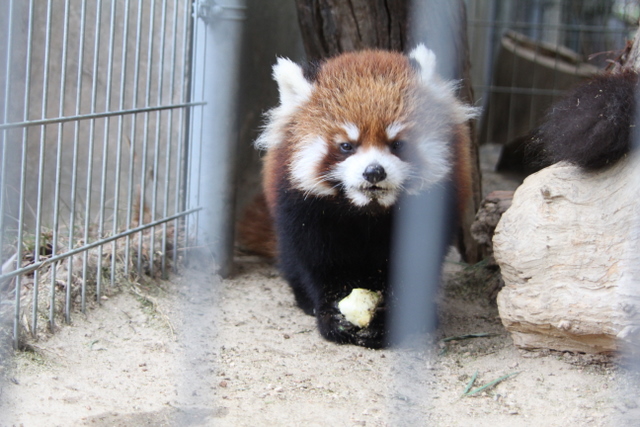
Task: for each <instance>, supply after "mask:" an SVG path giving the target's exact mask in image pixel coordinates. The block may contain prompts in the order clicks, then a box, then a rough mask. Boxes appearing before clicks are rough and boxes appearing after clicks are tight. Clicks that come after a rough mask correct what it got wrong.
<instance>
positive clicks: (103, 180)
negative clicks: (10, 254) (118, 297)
mask: <svg viewBox="0 0 640 427" xmlns="http://www.w3.org/2000/svg"><path fill="white" fill-rule="evenodd" d="M116 4H117V2H115V1H114V2H111V16H110V21H109V49H108V53H107V82H106V88H105V102H104V108H105V111H109V109H110V108H111V85H112V83H113V82H112V79H113V45H114V41H115V22H116ZM110 124H111V118H110V117H106V118H105V121H104V131H103V138H102V168H101V174H100V208H99V209H100V210H99V218H98V239H103V238H104V228H105V226H104V222H105V221H106V219H105V205H106V203H107V202H106V198H107V165H108V163H109V125H110ZM103 249H104V245H100V246H98V267H97V272H96V273H97V278H96V301H97V302H98V304H100V298H101V297H102V251H103ZM111 257H112V258H111V262H112V263H115V258H114V257H115V254H112V255H111Z"/></svg>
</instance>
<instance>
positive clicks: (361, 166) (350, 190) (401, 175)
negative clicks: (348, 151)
mask: <svg viewBox="0 0 640 427" xmlns="http://www.w3.org/2000/svg"><path fill="white" fill-rule="evenodd" d="M373 164H378V165H380V166H382V168H384V171H385V173H386V177H385V179H383V180H382V181H379V182H376V183H375V184H372V183H370V182H369V181H367V180H366V179H365V177H364V175H363V174H364V171H365V170H366V168H367V166H370V165H373ZM410 170H411V166H410V165H409V164H408V163H406V162H404V161H402V160H400V159H399V158H398V157H396V156H394V155H393V154H391V153H390V152H389V150H387V149H379V148H364V149H362V148H361V149H359V150H358V151H357V152H356V153H355V154H353V155H351V156H349V157H347V158H346V159H345V160H344V161H342V162H340V163H338V165H337V166H336V168H335V170H334V171H333V172H332V173H331V176H332V177H333V178H335V179H337V180H339V181H340V182H341V183H342V184H343V186H344V192H345V195H346V196H347V198H348V199H349V200H350V201H351V202H352V203H353V204H354V205H356V206H365V205H367V204H369V203H370V202H372V201H373V200H376V201H377V202H378V203H379V204H380V205H382V206H385V207H388V206H391V205H393V204H394V203H395V202H396V200H397V198H398V196H399V195H400V193H401V191H402V189H403V185H404V183H405V181H406V180H407V178H408V177H409V173H410Z"/></svg>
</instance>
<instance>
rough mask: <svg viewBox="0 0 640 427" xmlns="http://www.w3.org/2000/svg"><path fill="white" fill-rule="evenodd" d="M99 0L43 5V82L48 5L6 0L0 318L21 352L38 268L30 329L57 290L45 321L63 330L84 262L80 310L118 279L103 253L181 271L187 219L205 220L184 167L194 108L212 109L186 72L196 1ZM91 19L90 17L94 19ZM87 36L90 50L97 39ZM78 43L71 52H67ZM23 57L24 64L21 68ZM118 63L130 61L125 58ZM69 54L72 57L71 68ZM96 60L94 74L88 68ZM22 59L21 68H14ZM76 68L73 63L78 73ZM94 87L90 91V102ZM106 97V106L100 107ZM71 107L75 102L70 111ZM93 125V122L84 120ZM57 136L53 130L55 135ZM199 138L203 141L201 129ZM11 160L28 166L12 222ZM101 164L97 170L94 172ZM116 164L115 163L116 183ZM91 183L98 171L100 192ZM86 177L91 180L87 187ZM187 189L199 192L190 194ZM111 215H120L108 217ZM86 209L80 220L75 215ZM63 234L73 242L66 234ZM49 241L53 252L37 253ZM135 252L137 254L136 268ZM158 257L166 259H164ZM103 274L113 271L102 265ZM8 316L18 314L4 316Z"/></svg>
mask: <svg viewBox="0 0 640 427" xmlns="http://www.w3.org/2000/svg"><path fill="white" fill-rule="evenodd" d="M57 3H61V2H57ZM90 3H91V2H87V1H83V2H82V5H81V10H80V12H79V19H77V20H76V21H75V22H73V23H71V22H70V16H71V11H72V8H71V4H70V0H64V6H63V22H59V21H58V22H56V21H54V19H55V18H54V16H53V11H54V4H53V1H51V0H49V1H48V2H47V3H46V11H45V25H44V46H43V52H44V57H42V58H41V59H42V73H41V74H40V77H39V79H41V80H40V81H38V82H36V79H37V78H38V77H37V76H36V75H35V73H34V68H35V65H34V64H36V62H37V61H36V59H37V58H39V57H36V55H35V54H34V51H35V50H36V48H35V47H34V45H33V40H34V39H35V35H36V34H37V32H38V31H40V28H38V22H37V18H38V17H39V16H41V15H39V13H42V11H41V10H39V9H38V7H39V5H40V6H42V3H40V4H39V5H37V4H36V2H35V1H34V0H31V1H30V2H29V4H28V6H27V9H25V6H24V4H20V2H18V1H17V0H6V1H5V2H4V3H3V4H1V5H0V7H4V8H5V11H6V13H7V15H6V16H7V24H8V26H7V29H6V35H7V38H6V40H7V45H6V46H7V47H6V49H5V52H4V57H5V58H4V59H5V61H6V62H5V64H6V67H5V69H4V78H5V82H4V88H3V89H4V90H3V91H0V96H1V97H2V102H3V104H2V105H0V107H2V109H1V110H0V113H1V116H0V118H1V121H0V147H1V148H0V156H1V157H0V265H1V266H2V271H0V309H2V310H1V311H0V315H1V314H2V313H4V316H5V317H3V319H2V320H3V324H5V325H6V324H7V323H11V322H12V323H13V325H12V328H11V329H12V333H11V335H12V341H13V346H14V347H16V348H17V347H19V345H20V335H21V330H20V322H21V317H22V316H24V315H25V313H23V311H24V308H23V307H21V295H22V293H23V279H24V278H25V277H26V276H27V275H31V274H33V276H34V277H33V283H34V285H33V287H32V290H31V293H32V295H31V298H32V299H33V301H34V303H33V305H32V313H31V320H30V321H29V322H28V324H29V325H30V326H29V329H30V330H31V331H32V333H34V334H35V333H36V331H38V321H39V317H41V316H40V314H39V313H38V298H39V290H40V289H41V287H42V286H48V288H49V297H50V301H49V302H48V304H49V315H48V328H49V329H50V330H54V329H55V328H56V316H57V315H59V313H57V311H56V303H55V301H54V299H55V297H56V295H59V294H60V293H61V292H63V293H65V296H64V300H65V303H64V309H63V311H64V321H66V322H70V321H71V317H72V312H73V311H74V309H75V306H74V304H73V301H72V298H71V288H72V286H71V283H72V281H73V278H72V274H73V271H74V264H75V263H74V257H75V258H76V259H77V258H78V257H82V267H81V269H82V275H81V278H82V279H81V280H82V289H81V304H80V309H81V310H82V311H83V312H84V311H85V310H86V308H87V298H89V297H90V296H91V297H93V298H95V301H96V302H97V303H98V304H99V303H100V301H101V297H102V295H103V293H104V289H105V287H113V286H116V285H117V280H118V279H117V278H116V262H111V263H110V264H111V265H110V269H109V268H108V267H107V266H105V267H103V259H106V258H109V257H110V259H111V260H113V259H115V256H116V255H115V254H116V250H117V248H122V245H124V247H125V249H124V251H123V256H124V259H123V260H121V263H122V264H123V268H124V272H125V275H129V274H136V273H137V274H141V273H142V272H143V270H146V272H147V273H149V274H151V275H154V274H155V273H156V272H155V271H154V269H155V268H159V269H160V274H161V275H162V276H165V275H166V273H167V268H168V267H169V264H170V262H169V261H171V265H172V266H173V267H174V268H175V266H176V265H177V262H178V259H177V258H178V256H177V254H178V251H180V250H184V249H185V248H186V247H188V246H189V245H190V241H189V231H188V230H186V229H185V227H186V226H187V225H188V224H186V221H187V220H188V218H190V217H197V213H198V212H199V211H200V210H201V209H202V207H201V206H200V205H198V204H195V202H198V201H199V197H198V196H197V193H198V191H199V188H192V187H191V186H190V185H189V182H188V181H189V180H190V179H191V177H190V176H189V174H188V173H187V170H188V168H189V167H190V164H191V161H190V158H191V157H190V155H191V154H192V152H193V151H194V149H193V147H191V146H187V145H186V144H187V143H189V144H194V143H195V141H194V138H190V139H188V137H189V135H190V134H191V135H193V132H190V131H189V129H188V127H189V123H190V115H191V116H193V114H192V113H193V111H194V109H197V108H201V109H204V106H205V105H206V102H205V101H203V100H199V101H194V99H196V97H195V95H196V94H195V93H191V89H192V87H194V86H195V85H193V82H192V80H191V79H190V76H189V74H188V73H189V72H190V71H191V70H190V66H189V65H187V64H191V63H192V61H191V59H192V58H191V55H192V49H191V47H190V43H191V42H192V29H193V25H194V18H193V14H192V7H194V5H192V3H191V2H190V1H189V0H162V1H159V2H155V1H147V0H117V1H116V0H114V1H112V2H109V3H104V4H103V3H102V2H97V3H96V4H97V6H93V7H91V5H90ZM58 6H60V5H58ZM25 12H26V16H27V17H28V20H27V22H26V28H24V29H21V28H17V27H18V23H19V20H18V19H17V17H19V16H20V15H19V13H23V14H24V13H25ZM90 15H93V16H90ZM23 16H24V15H23ZM56 16H57V17H59V16H58V15H56ZM90 17H93V18H94V20H92V21H90ZM118 18H121V20H119V19H118ZM134 19H135V22H134V21H133V20H134ZM54 24H55V25H54ZM92 24H93V29H91V26H92ZM57 25H61V29H62V34H63V38H62V40H61V41H60V40H56V39H55V37H54V35H53V34H52V29H53V28H54V27H55V26H57ZM20 30H25V31H26V33H25V34H27V39H26V40H24V41H26V43H24V44H22V45H21V44H20V43H19V42H20V41H21V40H18V38H19V37H18V36H17V35H18V34H19V33H20ZM72 30H74V31H75V30H77V31H78V33H79V34H81V35H82V36H80V37H76V40H75V42H76V43H77V44H76V45H71V42H70V40H69V38H68V35H69V34H71V31H72ZM91 31H93V33H92V32H91ZM87 33H88V34H87ZM105 39H106V41H105ZM91 41H93V45H92V46H90V45H89V43H90V42H91ZM178 43H180V44H178ZM145 44H146V46H145ZM22 49H24V50H22ZM72 50H73V51H74V53H75V55H76V56H75V57H72V56H71V54H70V53H69V52H70V51H72ZM132 51H133V52H132ZM0 54H2V51H0ZM89 55H91V57H90V58H88V56H89ZM21 56H22V57H23V58H22V60H23V61H24V62H23V63H21V64H20V63H19V62H20V60H21ZM56 58H57V59H59V60H60V63H61V68H60V70H61V71H60V73H59V74H60V75H59V76H58V77H59V78H60V80H59V81H56V82H54V81H51V80H52V73H51V72H50V70H51V68H52V63H53V61H55V60H56ZM118 61H119V62H120V63H119V64H116V63H117V62H118ZM72 62H73V63H74V64H76V67H75V68H73V67H72V65H71V63H72ZM17 63H18V65H16V64H17ZM89 63H91V69H90V70H87V69H86V67H87V66H88V64H89ZM104 64H106V66H105V65H104ZM178 64H183V65H181V66H178ZM36 65H37V64H36ZM83 67H85V68H83ZM21 68H22V71H23V72H24V74H18V72H17V71H16V70H20V69H21ZM72 68H73V71H69V70H71V69H72ZM74 74H75V75H74ZM87 75H90V78H87ZM198 78H200V77H198ZM101 79H104V84H103V85H101V84H99V81H100V82H101V83H102V81H101ZM118 79H119V81H118ZM39 84H41V85H42V86H41V87H42V92H41V94H40V95H41V100H42V101H41V105H40V106H39V107H40V108H39V111H38V112H37V113H34V111H33V105H32V104H33V100H34V93H33V92H32V88H33V87H35V86H34V85H39ZM190 84H191V85H190ZM54 85H58V87H59V89H58V93H59V100H58V103H57V104H58V105H57V108H53V109H52V108H51V100H50V99H49V98H48V97H49V96H50V95H49V92H50V89H51V88H52V87H54ZM73 85H75V89H76V92H75V94H71V95H70V94H69V92H70V91H71V90H70V89H69V87H70V86H73ZM16 87H18V88H20V87H22V89H23V91H22V94H21V95H19V97H20V98H21V102H20V103H19V105H20V104H22V106H23V108H22V111H20V112H19V113H18V114H17V115H16V112H15V111H12V103H13V102H14V101H15V99H16V95H15V90H14V89H15V88H16ZM89 87H90V88H89ZM87 89H88V90H89V91H90V101H89V104H90V106H89V107H88V108H87V102H86V91H87ZM98 101H102V102H101V103H100V104H101V105H99V102H98ZM69 105H72V110H73V111H72V113H71V114H69V108H70V107H69ZM52 110H53V111H52ZM83 125H84V126H88V129H87V128H82V129H81V127H82V126H83ZM33 132H39V137H38V138H37V141H36V142H35V144H36V145H37V151H35V152H34V151H32V149H31V148H30V146H32V145H34V140H33V136H32V135H33ZM82 132H86V133H87V134H88V138H87V139H86V140H85V139H83V140H82V142H83V143H85V144H86V145H84V146H83V145H81V141H80V139H81V133H82ZM69 134H72V135H73V144H72V151H73V154H72V156H71V159H72V160H71V162H70V163H69V162H67V164H65V163H64V161H65V160H66V158H65V157H64V154H65V153H64V152H63V150H64V149H65V148H64V147H68V145H65V146H64V147H63V140H64V139H65V138H67V137H68V135H69ZM51 135H55V137H54V138H53V139H50V136H51ZM200 136H202V135H200ZM138 141H140V143H138ZM127 143H128V147H127ZM198 143H199V144H202V139H201V138H200V140H199V141H198ZM51 144H54V146H55V167H54V168H46V167H45V161H46V160H47V159H46V156H47V153H48V151H46V150H45V149H46V148H48V147H46V145H51ZM16 146H19V147H20V148H19V149H18V152H19V154H20V164H19V166H18V165H12V164H11V161H12V158H11V153H10V152H11V150H15V147H16ZM114 147H115V152H114ZM30 150H31V151H30ZM82 150H86V156H84V155H81V154H80V151H82ZM162 154H164V155H162ZM127 155H128V163H127V159H126V157H127ZM29 156H37V158H38V168H37V173H36V174H37V189H38V192H37V196H36V206H35V214H34V215H33V216H34V217H35V223H33V224H31V223H29V221H27V220H26V216H27V212H28V210H29V207H28V206H26V205H25V198H26V191H27V182H28V181H29V180H30V179H32V178H33V176H31V175H30V174H31V173H33V172H34V171H33V170H31V169H29V168H28V160H29ZM95 158H98V159H100V161H99V164H97V165H96V164H94V163H95V161H94V159H95ZM84 162H86V163H84ZM83 164H86V168H87V169H86V173H84V175H85V179H86V180H85V181H84V182H80V180H79V178H78V171H79V170H82V169H81V168H82V167H83ZM12 166H13V169H14V170H15V169H16V166H17V170H19V171H20V177H19V183H20V184H19V189H18V191H17V192H18V194H19V195H20V202H19V207H18V214H17V217H16V218H11V215H12V213H13V212H10V201H11V199H10V198H11V197H12V196H11V195H10V194H9V193H10V192H11V191H14V194H15V189H14V188H10V183H9V182H8V178H9V173H10V172H9V170H10V169H11V168H12ZM96 166H97V169H98V170H93V169H94V168H96ZM69 167H70V168H71V174H70V176H71V178H70V184H68V185H69V188H64V187H65V186H66V185H65V186H63V185H62V179H61V173H62V172H63V170H65V168H69ZM108 168H111V169H113V168H115V171H114V173H113V179H114V180H113V182H111V181H110V176H111V175H109V173H108ZM149 171H151V174H150V175H151V177H149ZM52 172H53V175H54V176H52V175H51V173H52ZM47 173H48V174H47ZM47 180H53V188H54V194H53V198H52V199H51V200H52V202H51V203H52V204H53V208H52V209H51V211H49V209H50V207H51V204H49V203H45V202H44V194H43V193H44V192H45V184H47ZM94 180H98V183H99V185H98V187H99V190H98V191H96V183H95V182H94ZM172 181H173V182H172ZM82 186H86V188H85V189H84V190H85V191H84V194H82V193H83V192H82ZM136 187H137V189H136ZM186 189H189V191H188V192H189V197H187V191H186ZM65 190H67V191H68V192H69V193H68V194H70V196H69V205H70V206H71V208H70V209H69V210H68V212H67V214H68V215H69V216H68V223H67V224H66V225H64V224H63V223H62V222H63V219H62V211H63V209H62V208H61V205H60V201H61V199H62V193H63V192H64V191H65ZM83 196H84V200H83V199H82V197H83ZM96 201H97V204H96ZM136 206H137V208H136ZM80 207H81V209H79V208H80ZM82 210H84V212H83V211H82ZM108 211H111V216H109V215H108V213H107V212H108ZM82 212H83V214H84V218H83V219H82V218H79V216H80V214H81V213H82ZM96 212H97V213H96ZM92 216H93V217H95V216H97V225H93V224H92V223H91V219H92ZM136 216H137V218H136ZM10 222H11V223H12V224H13V225H17V230H12V232H11V233H10V232H8V231H7V230H8V228H9V223H10ZM45 223H48V224H50V242H45V241H44V237H43V234H44V230H45V226H44V224H45ZM96 227H97V229H96V230H92V228H96ZM169 227H170V228H171V230H170V231H168V228H169ZM48 230H49V229H48ZM27 233H29V234H30V235H33V238H34V239H35V241H34V242H33V245H32V247H33V250H32V255H31V256H32V260H31V261H30V262H27V261H25V260H24V255H25V254H26V252H27V248H26V245H25V243H24V239H25V236H26V234H27ZM10 234H12V235H13V236H14V240H15V243H14V245H13V246H12V247H11V248H10V249H7V248H8V246H9V245H8V240H9V238H8V236H9V235H10ZM136 236H137V237H136ZM63 238H64V239H67V240H68V241H67V242H65V243H64V244H61V243H59V242H63V240H64V239H63ZM132 239H135V241H134V240H132ZM170 240H171V241H170ZM47 244H48V245H49V246H46V245H47ZM107 245H110V252H109V253H104V252H103V250H105V248H107ZM143 245H144V246H145V248H143ZM131 246H135V247H131ZM45 247H46V254H45V253H42V251H41V248H45ZM168 247H171V252H172V254H171V258H169V256H168V253H167V252H168V251H167V250H166V248H168ZM91 250H96V251H97V255H96V257H97V265H92V266H88V262H87V259H88V254H89V251H91ZM143 252H145V253H146V257H147V259H146V260H145V262H146V264H147V265H146V266H143V265H142V263H143ZM131 256H134V257H136V258H137V260H136V263H135V265H133V263H132V259H130V257H131ZM105 262H106V261H105ZM61 263H66V265H67V266H68V267H67V273H68V275H67V277H66V278H61V277H56V271H57V268H58V266H59V265H60V264H61ZM155 263H158V267H154V264H155ZM145 267H146V268H145ZM75 268H76V269H77V267H75ZM47 269H48V271H49V272H50V282H49V283H48V284H47V285H44V284H41V285H38V284H39V283H40V282H41V281H42V278H41V277H40V275H41V272H43V271H45V270H47ZM91 269H93V271H91ZM107 269H108V270H109V272H105V271H104V270H107ZM132 269H133V270H134V271H131V270H132ZM136 270H137V272H136ZM89 276H94V277H95V282H96V283H95V293H94V294H93V295H89V292H88V290H87V282H88V277H89ZM48 279H49V278H48ZM65 281H66V282H65ZM105 282H106V283H105ZM61 284H63V286H61ZM9 312H11V315H10V319H9V318H7V316H8V313H9ZM0 327H1V324H0Z"/></svg>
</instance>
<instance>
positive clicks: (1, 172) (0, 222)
mask: <svg viewBox="0 0 640 427" xmlns="http://www.w3.org/2000/svg"><path fill="white" fill-rule="evenodd" d="M8 17H9V22H8V25H7V38H8V42H7V54H6V56H5V82H4V104H3V111H4V112H3V118H2V121H1V122H0V123H7V122H8V119H9V94H10V93H11V84H10V81H11V64H12V61H11V57H12V56H13V49H12V48H13V44H12V43H11V41H12V38H13V1H10V2H9V10H8ZM8 133H9V131H8V130H3V131H2V138H0V144H2V154H1V156H2V158H1V162H0V267H1V266H2V265H4V233H5V229H4V228H5V225H4V216H5V209H6V207H5V206H6V204H5V203H6V202H5V200H6V197H7V196H6V188H7V163H6V162H7V157H8V149H7V146H8V142H7V136H8ZM1 301H2V295H1V294H0V302H1Z"/></svg>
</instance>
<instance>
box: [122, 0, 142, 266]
mask: <svg viewBox="0 0 640 427" xmlns="http://www.w3.org/2000/svg"><path fill="white" fill-rule="evenodd" d="M141 32H142V0H138V19H137V28H136V42H135V46H136V55H135V60H134V72H133V90H132V94H133V95H132V101H131V103H132V107H131V108H136V105H137V99H138V84H139V81H140V40H141ZM136 119H137V115H134V116H133V117H132V118H131V141H130V146H129V186H128V187H129V195H128V199H127V227H131V225H132V221H133V203H134V199H135V197H136V196H135V194H134V190H133V182H134V176H133V174H134V172H135V168H134V165H135V157H136V150H135V146H136V121H137V120H136ZM138 225H140V224H138ZM125 246H126V247H125V265H126V267H125V268H126V274H127V275H128V274H129V253H130V251H131V237H130V236H127V239H126V243H125ZM138 258H140V254H138ZM138 271H139V270H138Z"/></svg>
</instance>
